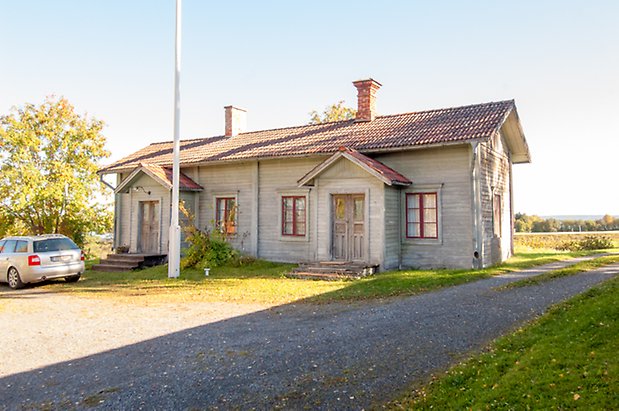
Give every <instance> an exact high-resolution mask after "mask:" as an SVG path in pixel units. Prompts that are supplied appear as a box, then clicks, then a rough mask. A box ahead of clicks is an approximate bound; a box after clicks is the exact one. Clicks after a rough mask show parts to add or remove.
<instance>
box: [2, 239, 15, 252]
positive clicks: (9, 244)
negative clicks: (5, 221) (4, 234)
mask: <svg viewBox="0 0 619 411" xmlns="http://www.w3.org/2000/svg"><path fill="white" fill-rule="evenodd" d="M15 243H16V241H15V240H6V244H4V252H5V253H12V252H14V251H15Z"/></svg>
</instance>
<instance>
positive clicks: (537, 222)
mask: <svg viewBox="0 0 619 411" xmlns="http://www.w3.org/2000/svg"><path fill="white" fill-rule="evenodd" d="M514 217H515V221H514V228H515V230H516V232H518V233H554V232H580V231H611V230H619V219H617V218H615V217H613V216H611V215H609V214H606V215H605V216H604V217H602V218H601V219H599V220H557V219H554V218H547V219H545V218H542V217H539V216H536V215H526V214H522V213H517V214H516V215H515V216H514Z"/></svg>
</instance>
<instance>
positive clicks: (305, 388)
mask: <svg viewBox="0 0 619 411" xmlns="http://www.w3.org/2000/svg"><path fill="white" fill-rule="evenodd" d="M615 273H616V272H615ZM611 274H612V273H611ZM612 275H614V274H612ZM608 276H609V274H608V273H607V272H604V273H598V274H593V273H589V274H587V276H586V277H582V278H585V279H586V283H583V280H582V278H579V281H575V280H574V279H575V278H576V277H565V278H562V279H559V280H555V281H554V282H553V283H552V284H548V285H547V286H548V287H552V288H553V292H552V293H550V292H544V288H543V287H525V288H519V289H513V290H507V291H504V292H501V293H498V292H493V291H492V289H491V288H492V287H493V286H495V285H496V283H497V282H500V281H501V279H498V278H492V279H489V280H485V281H479V282H476V283H469V284H467V285H465V286H460V287H451V288H447V289H443V290H440V291H437V292H434V293H428V294H423V295H418V296H415V297H409V298H400V299H395V300H389V301H386V302H382V303H377V302H374V303H363V304H353V305H346V304H326V305H322V306H316V305H304V304H287V305H282V306H277V307H273V308H271V309H267V310H263V311H259V312H255V313H251V314H247V315H242V316H238V317H234V318H230V319H226V320H223V321H218V322H214V323H209V324H205V325H202V326H199V327H194V328H190V329H186V330H183V331H180V332H175V333H171V334H168V335H163V336H161V337H157V338H153V339H150V340H147V341H143V342H140V343H136V344H132V345H128V346H124V347H121V348H118V349H113V350H110V351H106V352H101V353H97V354H94V355H90V356H87V357H83V358H78V359H73V360H70V361H66V362H62V363H58V364H54V365H50V366H46V367H42V368H40V369H36V370H32V371H28V372H22V373H18V374H14V375H8V376H4V377H2V378H0V398H1V399H2V401H1V402H2V404H3V405H2V406H4V407H6V409H19V408H25V409H64V408H78V409H85V408H91V407H101V408H105V409H137V408H144V409H211V408H223V409H231V408H232V409H251V408H258V409H273V408H278V407H281V408H287V409H301V408H304V407H309V408H318V409H361V408H368V407H370V406H372V405H373V404H381V403H383V402H385V401H388V400H390V399H392V398H394V397H395V396H396V395H397V394H398V393H399V392H400V391H401V390H402V389H405V388H407V387H408V386H409V385H410V384H411V383H412V382H413V381H416V380H418V379H420V378H425V377H428V376H429V374H430V373H431V372H432V371H436V370H437V369H441V368H444V367H447V366H448V365H449V364H451V363H453V362H454V361H455V359H458V358H460V357H461V356H462V355H464V354H466V353H467V352H470V350H472V349H478V348H480V347H482V346H484V345H485V344H486V343H487V342H488V341H489V340H491V339H493V338H495V337H497V336H498V335H501V334H502V333H505V332H506V331H509V330H510V329H512V328H513V327H515V326H516V325H517V324H520V323H521V322H522V321H525V320H527V319H529V318H531V317H532V316H534V315H536V314H539V313H541V312H542V311H543V310H545V309H546V308H547V307H548V306H549V305H550V304H553V303H556V302H558V301H560V300H562V299H564V298H566V297H568V296H571V295H573V294H576V293H578V292H581V291H583V290H584V289H586V288H588V287H590V286H591V285H593V284H595V283H596V282H599V281H602V280H604V279H606V278H608ZM505 281H509V280H508V279H505ZM22 292H24V293H25V295H27V293H28V290H24V291H22ZM118 309H119V310H121V309H122V306H119V307H118ZM50 321H60V322H62V321H70V317H69V316H67V317H66V318H61V319H50ZM135 321H148V319H147V318H136V319H135ZM24 326H25V327H27V324H25V325H24ZM119 332H120V331H119ZM123 332H131V330H124V331H123ZM68 338H70V337H68ZM71 343H74V342H73V341H72V342H71ZM80 343H82V344H88V341H82V342H80ZM40 344H41V355H45V351H46V346H45V341H41V342H40ZM5 348H6V347H5ZM10 353H11V355H19V347H10Z"/></svg>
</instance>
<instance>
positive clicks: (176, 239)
mask: <svg viewBox="0 0 619 411" xmlns="http://www.w3.org/2000/svg"><path fill="white" fill-rule="evenodd" d="M181 7H182V0H176V39H175V40H176V44H175V49H174V57H175V70H174V163H173V166H172V208H171V213H172V216H171V217H172V218H171V222H170V237H169V240H168V243H169V249H168V278H178V277H179V276H180V259H181V228H180V226H179V224H178V208H179V207H178V202H179V173H180V128H181V108H180V105H181V92H180V77H181Z"/></svg>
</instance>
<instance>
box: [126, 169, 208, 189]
mask: <svg viewBox="0 0 619 411" xmlns="http://www.w3.org/2000/svg"><path fill="white" fill-rule="evenodd" d="M141 173H143V174H146V175H147V176H149V177H150V178H152V179H153V180H155V181H156V182H157V183H159V184H161V185H162V186H163V187H164V188H166V189H167V190H171V189H172V184H173V182H172V178H173V177H172V169H171V168H170V167H161V166H158V165H154V164H147V163H140V165H139V166H138V167H136V168H135V170H133V171H132V172H131V174H129V176H128V177H127V178H126V179H125V180H123V182H122V183H120V184H119V186H118V187H116V190H114V192H115V193H117V194H118V193H124V192H127V191H128V190H129V189H130V188H131V186H132V185H133V183H134V182H135V180H137V178H138V177H139V176H140V174H141ZM179 189H180V191H202V190H204V188H203V187H202V186H201V185H200V184H198V183H196V182H195V181H193V180H192V179H191V178H190V177H188V176H187V175H186V174H184V173H183V172H180V174H179Z"/></svg>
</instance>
